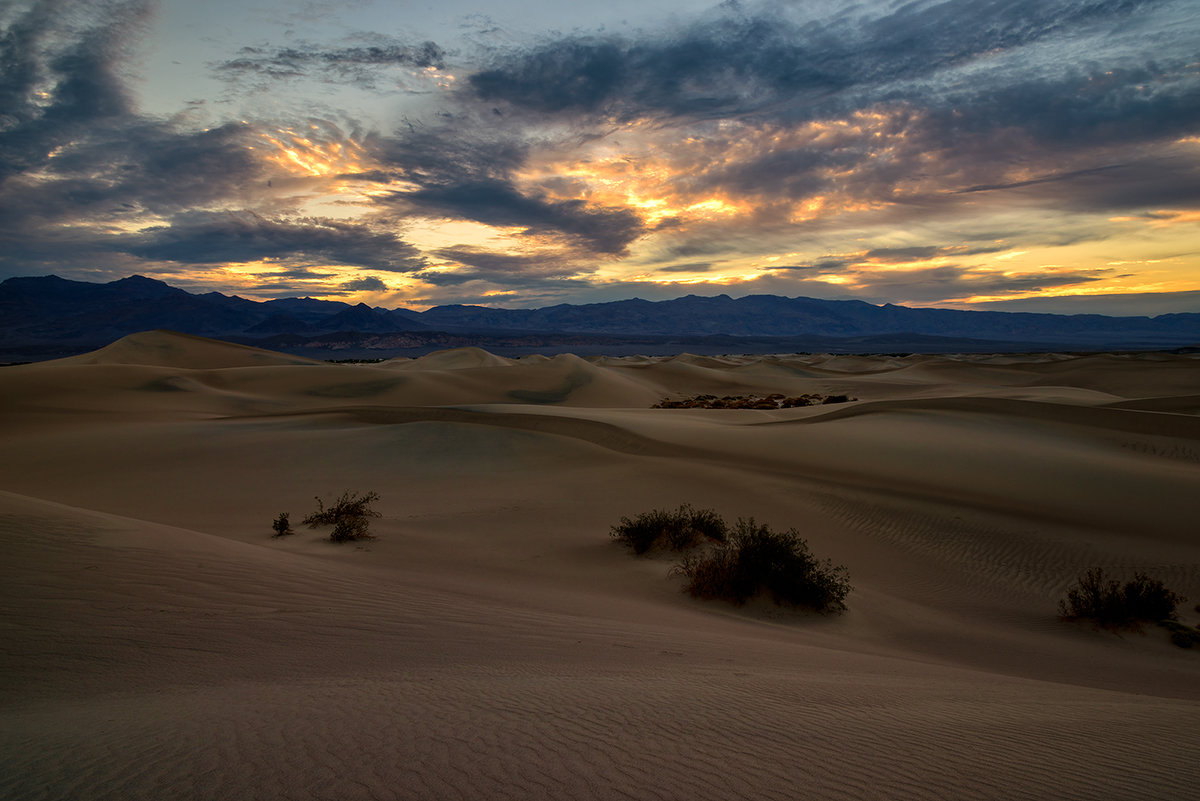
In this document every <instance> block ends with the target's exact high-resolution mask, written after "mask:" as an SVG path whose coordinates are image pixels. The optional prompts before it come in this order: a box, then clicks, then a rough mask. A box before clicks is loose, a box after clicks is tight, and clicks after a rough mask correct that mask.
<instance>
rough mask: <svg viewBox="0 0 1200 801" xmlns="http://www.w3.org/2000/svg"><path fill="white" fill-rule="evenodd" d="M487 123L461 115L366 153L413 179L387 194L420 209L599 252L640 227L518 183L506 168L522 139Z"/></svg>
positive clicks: (519, 153)
mask: <svg viewBox="0 0 1200 801" xmlns="http://www.w3.org/2000/svg"><path fill="white" fill-rule="evenodd" d="M491 127H494V126H493V125H492V124H491V123H490V122H486V123H485V122H480V121H478V120H475V119H473V118H471V117H469V116H466V115H464V116H463V117H461V118H458V119H456V121H455V124H446V125H443V126H439V127H436V128H418V127H413V128H410V129H409V130H408V131H402V132H399V133H397V134H396V135H395V136H393V137H388V138H384V137H379V138H377V139H376V140H375V141H374V142H373V143H372V145H373V150H372V155H373V157H374V158H375V159H377V160H378V161H379V162H381V163H383V164H386V165H387V166H388V168H389V169H391V170H394V172H395V173H396V174H397V175H399V176H401V177H402V178H403V179H404V180H406V181H408V182H410V183H413V184H416V186H417V187H418V188H417V189H415V190H411V191H405V192H397V193H395V194H393V195H392V196H391V200H390V202H391V203H393V204H399V205H401V206H403V207H405V208H407V209H409V210H410V211H411V212H412V213H418V214H423V215H426V216H446V217H455V218H460V219H469V220H474V221H476V222H481V223H484V224H487V225H496V226H514V227H521V228H524V229H526V230H527V231H528V232H530V233H533V234H541V235H544V234H561V235H565V236H567V237H569V238H571V239H572V240H574V241H575V242H578V243H580V244H582V245H583V246H585V247H586V248H588V249H589V250H591V251H593V252H595V253H599V254H620V253H624V252H625V250H626V248H627V247H628V246H629V244H630V243H631V242H633V241H634V240H635V239H637V238H638V237H640V236H642V235H643V234H645V233H646V230H645V228H644V227H643V225H642V222H641V219H640V218H639V217H638V216H637V215H636V214H634V213H633V212H631V211H628V210H627V209H624V208H616V207H605V206H599V205H594V204H589V203H588V202H586V201H585V200H582V199H568V200H555V199H551V198H548V197H545V196H543V195H541V194H540V193H538V192H537V191H536V190H533V189H519V188H518V187H517V186H516V183H515V178H514V177H513V176H514V174H515V173H516V171H517V170H519V169H520V168H521V167H522V166H524V165H525V163H526V162H527V160H528V157H529V150H530V145H529V144H528V143H527V142H526V141H524V139H523V138H522V137H521V135H520V134H519V132H506V131H504V130H501V131H500V132H498V133H497V132H495V131H492V130H489V129H490V128H491Z"/></svg>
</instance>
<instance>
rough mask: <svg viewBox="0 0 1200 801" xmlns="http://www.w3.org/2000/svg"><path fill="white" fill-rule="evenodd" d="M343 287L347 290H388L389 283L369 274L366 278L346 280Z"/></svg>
mask: <svg viewBox="0 0 1200 801" xmlns="http://www.w3.org/2000/svg"><path fill="white" fill-rule="evenodd" d="M342 289H344V290H345V291H347V292H387V290H388V285H387V284H385V283H384V282H383V281H382V280H381V279H379V278H377V277H376V276H374V275H368V276H366V277H365V278H356V279H354V280H353V281H346V282H344V283H343V284H342Z"/></svg>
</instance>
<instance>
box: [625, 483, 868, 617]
mask: <svg viewBox="0 0 1200 801" xmlns="http://www.w3.org/2000/svg"><path fill="white" fill-rule="evenodd" d="M611 535H612V537H613V539H615V540H617V541H618V542H621V543H624V544H625V545H628V546H629V547H630V549H631V550H632V551H633V552H634V553H635V554H645V553H647V552H649V551H650V550H652V549H656V548H660V549H669V550H672V551H685V552H688V553H686V554H685V556H684V557H683V560H682V561H681V562H679V563H678V564H677V565H675V566H674V567H673V568H672V569H671V572H672V573H674V574H677V575H682V576H683V577H684V578H686V579H687V584H686V585H685V587H684V589H685V590H686V591H687V592H689V593H691V594H692V595H693V596H695V597H697V598H702V599H706V600H708V599H716V600H724V601H730V602H732V603H735V604H737V605H739V606H741V605H743V604H745V603H746V602H747V601H749V600H751V599H752V598H755V597H759V596H764V597H767V598H770V599H771V600H773V601H774V602H775V603H776V604H780V605H786V606H794V607H802V608H806V609H813V610H815V611H817V612H821V613H830V612H842V611H845V609H846V596H847V595H848V594H849V593H850V591H851V589H852V587H851V586H850V579H849V574H848V572H847V570H846V568H845V566H842V565H836V566H835V565H833V564H832V563H831V562H830V561H829V560H828V559H826V560H824V561H822V560H819V559H817V558H816V557H815V556H813V554H812V552H811V551H809V549H808V543H807V542H806V541H805V540H804V539H803V538H802V537H801V536H800V534H799V533H798V532H797V531H796V530H795V529H788V530H786V531H774V530H772V529H771V528H770V527H769V526H766V525H760V524H758V523H756V522H755V521H754V519H753V518H749V519H743V518H739V519H738V521H737V522H736V523H735V524H734V525H733V527H732V528H730V527H729V526H728V525H727V524H726V523H725V521H724V519H722V518H721V516H720V515H718V514H717V513H716V512H714V511H713V510H711V509H694V508H693V507H691V506H689V505H687V504H684V505H682V506H680V507H679V508H678V509H676V510H674V511H665V510H661V509H655V510H652V511H650V512H645V513H643V514H640V515H638V516H637V517H635V518H633V519H630V518H628V517H622V518H621V522H620V523H619V524H618V525H615V526H613V527H612V531H611Z"/></svg>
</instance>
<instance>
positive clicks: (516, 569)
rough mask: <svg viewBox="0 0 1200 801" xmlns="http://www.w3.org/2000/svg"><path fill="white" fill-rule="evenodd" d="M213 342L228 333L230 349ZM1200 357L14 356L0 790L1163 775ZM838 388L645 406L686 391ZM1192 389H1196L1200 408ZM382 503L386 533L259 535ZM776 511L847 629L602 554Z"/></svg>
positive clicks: (525, 787)
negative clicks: (709, 514) (324, 509)
mask: <svg viewBox="0 0 1200 801" xmlns="http://www.w3.org/2000/svg"><path fill="white" fill-rule="evenodd" d="M231 347H232V346H231ZM1197 367H1200V361H1198V360H1197V359H1196V357H1194V356H1183V355H1178V356H1163V355H1145V356H1141V357H1138V356H1127V355H1122V356H1112V357H1105V356H1083V357H1076V356H1070V355H1058V356H1046V355H1035V356H1029V357H1019V356H1005V357H983V356H979V357H955V356H945V357H931V356H920V357H895V356H886V357H885V356H881V357H836V358H829V357H821V356H813V355H791V356H787V355H780V356H772V357H736V356H730V357H722V358H719V359H718V358H697V357H688V356H682V357H677V358H642V359H592V360H584V359H579V358H577V357H556V358H553V359H517V360H508V359H498V358H496V357H492V356H491V355H490V354H486V353H483V352H479V351H464V352H446V353H443V354H435V355H434V356H431V357H425V358H424V359H418V360H412V361H408V362H393V363H384V364H381V365H375V366H372V365H330V364H319V363H301V360H294V359H291V357H285V356H280V357H279V358H278V359H274V358H273V357H271V356H270V355H267V356H263V355H262V353H261V352H255V353H252V354H249V355H247V354H246V353H244V352H242V351H241V350H240V349H237V348H232V349H228V350H227V349H224V348H223V343H213V342H210V341H206V340H200V339H198V338H193V337H178V336H176V335H172V334H169V333H164V332H155V333H154V334H148V335H137V336H136V337H131V338H127V339H126V340H124V341H122V342H119V343H115V344H114V345H113V346H110V348H107V349H105V350H104V351H101V352H98V353H97V354H93V355H91V356H90V357H77V358H75V359H69V360H61V361H59V362H47V363H43V364H39V365H26V366H18V367H9V368H5V369H3V370H0V404H2V408H3V411H4V414H3V415H2V416H0V430H2V431H3V437H0V547H2V548H3V553H4V554H5V558H4V559H2V560H0V629H2V630H3V632H4V636H3V637H2V638H0V675H2V676H3V677H4V678H5V681H4V682H3V683H2V684H0V797H3V798H6V799H74V798H79V799H84V798H165V797H170V798H198V799H199V798H231V797H245V798H249V797H262V798H296V799H321V798H347V799H356V798H406V799H407V798H412V799H429V798H480V797H488V798H491V797H517V798H563V797H569V798H596V799H609V798H638V799H641V798H645V799H675V798H679V799H683V798H690V799H697V798H699V799H709V798H711V799H730V798H755V799H762V798H768V799H770V798H779V799H785V798H786V799H793V798H797V797H811V798H829V799H862V798H881V799H882V798H888V799H895V798H913V799H917V798H930V797H947V798H962V799H976V798H978V799H1000V798H1012V797H1038V798H1041V797H1054V798H1096V797H1105V798H1126V799H1143V798H1185V797H1189V795H1191V794H1194V790H1195V787H1196V786H1198V783H1200V766H1198V765H1197V763H1196V760H1195V758H1194V755H1195V753H1196V751H1197V750H1198V749H1200V730H1198V729H1197V728H1196V726H1195V721H1196V720H1197V718H1198V717H1200V653H1195V652H1192V651H1187V650H1183V649H1179V648H1176V647H1174V646H1172V645H1171V644H1170V643H1169V642H1168V641H1167V638H1166V634H1165V633H1164V632H1163V631H1162V630H1160V629H1157V628H1153V627H1152V628H1150V629H1147V630H1146V631H1145V632H1144V633H1143V634H1140V635H1139V634H1136V633H1133V634H1124V635H1121V636H1117V635H1113V634H1110V633H1107V632H1097V631H1092V630H1090V629H1088V628H1087V627H1086V626H1077V625H1072V624H1067V623H1063V622H1062V621H1059V620H1058V619H1057V615H1056V603H1057V600H1058V598H1060V597H1061V596H1062V594H1063V592H1064V590H1065V588H1066V587H1067V586H1068V585H1069V584H1070V583H1071V581H1073V580H1074V578H1075V577H1076V576H1078V575H1079V574H1080V573H1081V572H1082V571H1083V570H1085V569H1087V568H1089V567H1092V566H1103V567H1105V568H1106V569H1108V570H1109V571H1110V572H1113V573H1116V574H1126V575H1132V572H1133V571H1136V570H1145V571H1147V572H1150V573H1151V574H1153V575H1155V576H1158V577H1160V578H1162V579H1163V580H1165V581H1166V582H1167V583H1168V585H1169V586H1171V587H1172V588H1173V589H1175V590H1176V591H1178V592H1181V593H1183V594H1185V595H1187V596H1189V597H1190V598H1191V600H1190V601H1189V602H1188V603H1186V604H1184V605H1183V606H1182V607H1181V612H1182V616H1181V617H1182V620H1183V621H1184V622H1187V623H1189V624H1194V623H1196V622H1197V620H1200V612H1196V611H1194V609H1193V607H1194V605H1195V604H1196V602H1197V601H1200V534H1198V532H1197V529H1196V526H1195V515H1194V510H1193V504H1192V503H1191V501H1190V499H1191V498H1193V497H1195V495H1196V491H1197V489H1200V441H1198V440H1200V430H1198V428H1197V416H1196V409H1195V408H1194V398H1195V397H1197V396H1200V370H1198V369H1197ZM773 392H781V393H785V394H787V395H797V394H804V393H813V394H818V395H831V394H848V395H850V396H852V397H854V398H857V399H858V400H855V401H852V402H850V403H845V404H833V405H827V406H812V407H805V408H793V409H780V410H776V411H764V410H720V409H712V410H706V409H651V408H649V407H650V406H651V405H652V404H653V403H654V402H656V401H657V400H659V399H661V398H663V397H686V396H689V395H694V394H702V393H714V394H715V393H724V394H757V395H766V394H770V393H773ZM1189 399H1190V400H1189ZM345 489H356V490H363V491H365V490H375V491H377V492H378V493H379V494H380V496H381V499H380V501H379V502H378V503H377V505H376V506H377V509H378V510H379V511H380V512H381V514H382V517H381V518H379V519H378V520H375V521H372V530H373V531H374V533H375V534H376V535H377V538H376V539H373V540H370V541H364V542H361V543H354V544H346V545H340V546H339V545H334V544H332V543H329V542H328V541H327V540H326V539H325V536H326V534H327V530H319V529H317V530H313V529H307V528H301V529H300V530H299V531H298V533H297V534H296V535H294V536H292V537H288V538H284V539H272V538H271V536H270V535H271V528H270V524H271V521H272V519H273V518H274V517H275V516H276V515H277V514H278V513H279V512H281V511H290V512H291V515H292V521H293V524H295V523H297V522H298V521H299V519H300V518H301V517H303V515H304V514H306V513H307V512H309V511H311V510H312V509H313V508H314V506H315V502H314V500H313V496H314V495H319V496H321V497H324V498H326V499H328V498H330V497H331V496H332V495H334V494H336V493H338V492H340V491H342V490H345ZM684 502H687V503H692V504H694V505H697V506H702V507H709V508H713V509H715V510H717V511H718V512H719V513H721V514H722V515H724V516H725V517H727V518H728V519H731V520H732V519H734V518H736V517H739V516H753V517H755V518H756V519H758V520H760V521H762V522H767V523H769V524H771V525H772V526H775V527H778V528H787V527H792V526H794V527H796V528H797V529H798V530H799V531H800V532H801V533H802V535H803V536H804V537H806V539H807V540H808V542H809V544H810V546H811V547H812V549H813V551H814V552H815V553H816V554H817V555H818V556H822V557H829V558H832V559H833V560H834V561H835V562H838V563H841V564H845V565H847V567H848V568H849V570H850V575H851V581H852V583H853V585H854V587H855V589H854V591H853V593H852V594H851V596H850V597H849V599H848V604H849V609H848V611H847V612H846V613H845V614H844V615H841V616H835V617H820V616H811V615H806V614H804V613H799V612H795V611H791V610H786V609H781V608H777V607H774V606H772V605H770V604H769V603H768V602H758V601H756V602H752V603H751V604H749V605H748V606H747V607H745V608H740V609H739V608H736V607H732V606H728V605H723V604H714V603H704V602H699V601H695V600H693V599H691V598H689V597H688V596H686V595H685V594H683V593H681V592H680V583H679V579H678V578H677V577H675V576H673V575H671V573H670V568H671V565H672V563H673V560H672V558H671V557H670V556H669V555H666V554H653V555H651V556H650V557H647V558H635V557H633V556H631V555H630V554H628V553H627V552H625V551H624V550H623V549H622V548H621V547H620V546H619V545H617V544H615V543H613V542H612V541H611V540H610V537H609V534H608V532H609V527H610V526H611V525H612V524H614V523H616V522H617V520H618V518H619V517H620V516H622V515H630V516H632V515H634V514H637V513H638V512H641V511H646V510H648V509H650V508H654V507H659V508H663V507H673V506H675V505H677V504H679V503H684Z"/></svg>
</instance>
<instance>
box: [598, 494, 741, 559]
mask: <svg viewBox="0 0 1200 801" xmlns="http://www.w3.org/2000/svg"><path fill="white" fill-rule="evenodd" d="M725 529H726V526H725V521H724V520H723V519H721V516H720V515H718V514H717V513H716V512H714V511H713V510H711V509H693V508H692V507H691V506H690V505H689V504H686V503H685V504H683V505H682V506H680V507H679V508H678V509H676V510H675V511H673V512H670V511H665V510H662V509H654V510H652V511H649V512H643V513H642V514H640V515H638V516H637V517H635V518H634V519H632V520H630V519H629V518H628V517H622V518H621V522H620V523H618V524H617V525H615V526H613V527H612V531H611V535H612V537H613V539H615V540H618V541H620V542H623V543H625V544H626V545H628V546H629V547H630V548H632V549H633V552H634V553H635V554H639V555H640V554H644V553H646V552H647V551H649V550H651V549H652V548H656V547H660V548H661V547H665V548H668V549H670V550H672V551H683V550H687V549H688V548H691V547H694V546H696V545H699V544H700V543H701V542H703V541H704V540H713V541H716V542H721V541H723V540H724V539H725Z"/></svg>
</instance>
